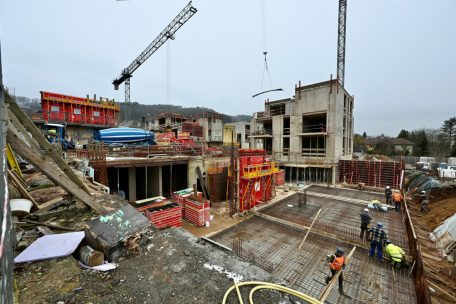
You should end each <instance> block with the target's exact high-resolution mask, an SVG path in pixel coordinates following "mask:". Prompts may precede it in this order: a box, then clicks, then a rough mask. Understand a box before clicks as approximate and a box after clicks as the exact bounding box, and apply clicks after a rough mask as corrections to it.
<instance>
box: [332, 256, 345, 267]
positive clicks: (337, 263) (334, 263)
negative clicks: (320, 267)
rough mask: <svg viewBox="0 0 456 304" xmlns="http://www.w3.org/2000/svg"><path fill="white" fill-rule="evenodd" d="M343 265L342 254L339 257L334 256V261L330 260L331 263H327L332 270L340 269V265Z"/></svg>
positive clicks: (343, 258)
mask: <svg viewBox="0 0 456 304" xmlns="http://www.w3.org/2000/svg"><path fill="white" fill-rule="evenodd" d="M344 265H345V257H344V256H340V257H337V256H336V257H335V258H334V261H332V263H331V264H329V268H331V269H332V270H341V269H342V266H344Z"/></svg>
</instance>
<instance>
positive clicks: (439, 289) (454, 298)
mask: <svg viewBox="0 0 456 304" xmlns="http://www.w3.org/2000/svg"><path fill="white" fill-rule="evenodd" d="M426 282H427V283H428V284H429V286H431V287H432V288H434V289H436V290H437V291H439V292H440V293H442V294H443V295H444V296H446V297H447V298H448V299H450V300H451V301H452V302H453V303H456V297H455V296H453V295H451V294H450V293H448V292H447V291H446V290H444V289H443V288H441V287H439V286H437V285H436V284H434V283H432V282H431V281H429V280H426Z"/></svg>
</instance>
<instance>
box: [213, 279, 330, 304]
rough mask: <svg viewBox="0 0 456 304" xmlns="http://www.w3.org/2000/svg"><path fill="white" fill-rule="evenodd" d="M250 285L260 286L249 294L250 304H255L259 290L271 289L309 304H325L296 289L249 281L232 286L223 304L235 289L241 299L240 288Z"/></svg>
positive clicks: (224, 303) (223, 303)
mask: <svg viewBox="0 0 456 304" xmlns="http://www.w3.org/2000/svg"><path fill="white" fill-rule="evenodd" d="M248 285H258V286H256V287H254V288H252V290H251V291H250V294H249V303H250V304H255V303H254V302H253V294H254V293H255V291H257V290H260V289H270V290H277V291H281V292H284V293H288V294H290V295H293V296H295V297H297V298H300V299H301V300H304V301H306V302H307V303H309V304H323V302H320V301H319V300H317V299H315V298H313V297H311V296H309V295H306V294H304V293H302V292H299V291H297V290H294V289H291V288H288V287H285V286H282V285H278V284H274V283H268V282H259V281H249V282H241V283H236V282H235V283H234V285H233V286H231V287H230V288H229V289H228V290H227V291H226V293H225V295H224V297H223V301H222V304H226V300H227V299H228V295H229V294H230V293H231V291H233V290H234V289H236V290H237V292H238V297H240V294H239V291H238V290H239V287H241V286H248ZM239 301H240V303H241V304H242V303H243V302H242V299H239Z"/></svg>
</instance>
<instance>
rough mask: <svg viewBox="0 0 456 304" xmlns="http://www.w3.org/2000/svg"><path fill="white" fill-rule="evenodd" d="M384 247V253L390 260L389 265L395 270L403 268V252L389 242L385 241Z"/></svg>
mask: <svg viewBox="0 0 456 304" xmlns="http://www.w3.org/2000/svg"><path fill="white" fill-rule="evenodd" d="M385 244H386V247H385V252H386V253H387V254H388V256H389V257H390V259H391V263H392V264H393V266H395V267H397V268H401V266H405V262H406V260H405V252H404V250H402V248H401V247H399V246H396V245H394V244H393V243H391V241H390V240H386V242H385Z"/></svg>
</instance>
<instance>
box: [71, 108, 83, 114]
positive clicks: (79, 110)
mask: <svg viewBox="0 0 456 304" xmlns="http://www.w3.org/2000/svg"><path fill="white" fill-rule="evenodd" d="M73 113H74V114H81V109H74V110H73Z"/></svg>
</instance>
